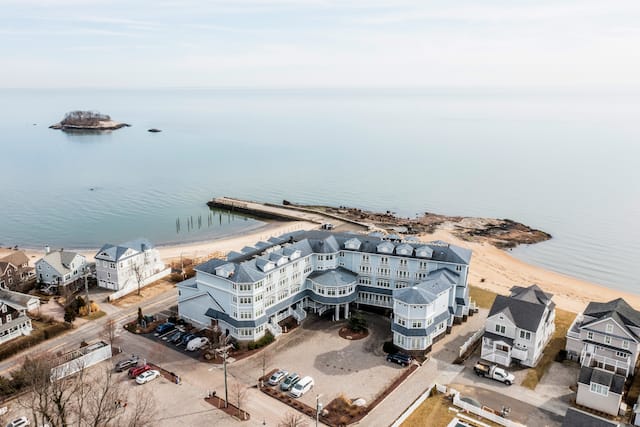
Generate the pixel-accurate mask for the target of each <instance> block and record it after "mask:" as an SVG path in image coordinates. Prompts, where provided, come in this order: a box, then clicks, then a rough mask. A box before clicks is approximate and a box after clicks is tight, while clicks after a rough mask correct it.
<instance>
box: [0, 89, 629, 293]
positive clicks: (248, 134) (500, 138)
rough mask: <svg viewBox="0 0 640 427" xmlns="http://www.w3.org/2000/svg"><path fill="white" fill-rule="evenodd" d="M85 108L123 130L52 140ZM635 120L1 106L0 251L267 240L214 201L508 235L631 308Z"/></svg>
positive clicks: (508, 101) (563, 110)
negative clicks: (534, 231) (530, 232)
mask: <svg viewBox="0 0 640 427" xmlns="http://www.w3.org/2000/svg"><path fill="white" fill-rule="evenodd" d="M80 109H82V110H84V109H89V110H97V111H100V112H102V113H106V114H109V115H111V117H112V118H113V119H114V120H117V121H123V122H126V123H130V124H131V125H132V126H131V127H129V128H123V129H120V130H116V131H113V132H111V133H105V134H100V135H95V134H93V135H92V134H69V133H64V132H62V131H57V130H52V129H48V126H49V125H51V124H53V123H56V122H58V121H59V120H60V119H62V117H63V115H64V114H65V113H66V112H68V111H71V110H80ZM638 111H640V94H638V93H622V92H619V93H606V92H602V91H601V92H593V93H581V92H577V91H573V92H569V91H564V92H561V93H558V92H556V91H553V90H550V89H547V90H537V91H533V90H528V91H525V90H488V89H484V90H480V89H473V88H471V89H466V90H463V89H456V90H445V89H439V90H434V89H431V90H428V89H415V90H411V89H402V90H391V89H388V90H339V89H332V90H328V89H327V90H320V89H314V90H252V89H161V90H160V89H159V90H96V89H83V90H81V89H76V90H35V89H33V90H18V89H15V90H0V135H1V137H0V138H1V139H0V141H1V143H0V147H1V149H2V151H1V152H0V164H1V165H2V166H1V167H0V173H1V174H2V178H1V181H0V182H2V191H1V194H2V202H0V245H2V246H5V247H6V246H14V245H18V246H20V247H29V248H34V247H43V246H44V245H50V246H52V247H64V248H77V249H83V248H95V247H99V246H101V245H102V244H104V243H106V242H110V243H118V242H123V241H126V240H129V239H133V238H136V237H140V236H143V237H147V238H149V239H150V240H152V241H153V242H155V243H156V244H173V243H181V242H190V241H197V240H205V239H210V238H215V237H220V236H224V235H228V234H231V233H235V232H238V231H240V230H248V229H251V228H256V227H259V226H260V225H261V222H260V221H257V220H254V219H250V218H246V217H242V216H235V215H229V214H227V213H223V212H218V211H210V210H209V209H208V208H207V206H206V205H205V203H206V201H207V200H209V199H210V198H212V197H215V196H223V195H227V196H232V197H238V198H247V199H253V200H257V201H269V202H281V201H282V199H288V200H291V201H295V202H300V203H314V204H331V205H348V206H355V207H361V208H366V209H373V210H380V211H387V210H390V211H393V212H396V213H397V214H398V215H402V216H408V217H412V216H415V215H417V214H420V213H423V212H425V211H428V212H435V213H443V214H450V215H470V216H488V217H499V218H510V219H513V220H516V221H520V222H523V223H525V224H527V225H530V226H532V227H536V228H540V229H542V230H545V231H547V232H549V233H551V234H552V235H553V239H552V240H550V241H548V242H544V243H541V244H537V245H532V246H528V247H519V248H517V249H515V250H513V251H512V254H513V255H515V256H517V257H518V258H521V259H523V260H525V261H527V262H531V263H533V264H536V265H540V266H542V267H545V268H549V269H551V270H555V271H558V272H561V273H565V274H569V275H572V276H575V277H578V278H582V279H586V280H590V281H593V282H596V283H600V284H603V285H605V286H608V287H611V288H615V289H621V290H625V291H629V292H639V291H640V286H639V285H640V279H639V278H640V262H639V260H640V227H639V226H638V224H637V219H638V218H639V217H640V168H639V167H638V164H639V160H638V159H640V144H639V140H638V137H639V136H640V120H638ZM152 127H154V128H160V129H162V132H161V133H155V134H154V133H149V132H147V129H148V128H152Z"/></svg>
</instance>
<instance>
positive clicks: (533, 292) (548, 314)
mask: <svg viewBox="0 0 640 427" xmlns="http://www.w3.org/2000/svg"><path fill="white" fill-rule="evenodd" d="M552 297H553V295H551V294H549V293H547V292H544V291H543V290H542V289H540V287H538V286H537V285H531V286H529V287H521V286H514V287H513V288H511V294H510V295H509V296H504V295H498V296H497V297H496V299H495V301H494V302H493V305H492V306H491V310H490V311H489V315H488V317H487V320H486V322H485V332H484V335H483V336H482V352H481V358H482V359H484V360H487V361H489V362H493V363H497V364H500V365H503V366H509V365H511V363H512V362H518V363H520V364H521V365H524V366H530V367H533V366H536V364H537V363H538V361H539V360H540V357H541V356H542V352H543V350H544V348H545V346H546V345H547V343H548V342H549V340H550V339H551V337H552V336H553V333H554V331H555V318H556V314H555V303H554V302H553V301H552V300H551V298H552Z"/></svg>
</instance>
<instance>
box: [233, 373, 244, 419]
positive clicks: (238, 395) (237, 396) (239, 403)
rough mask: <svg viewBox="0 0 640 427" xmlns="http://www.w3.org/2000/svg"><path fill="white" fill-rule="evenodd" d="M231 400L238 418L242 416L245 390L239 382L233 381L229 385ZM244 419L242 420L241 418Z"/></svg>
mask: <svg viewBox="0 0 640 427" xmlns="http://www.w3.org/2000/svg"><path fill="white" fill-rule="evenodd" d="M230 391H231V398H232V399H233V402H234V403H235V405H236V407H237V408H238V418H240V417H241V415H242V407H243V406H244V404H245V402H246V400H247V388H246V387H245V386H244V384H242V383H240V382H239V381H234V382H233V384H232V385H231V390H230ZM243 419H244V418H243Z"/></svg>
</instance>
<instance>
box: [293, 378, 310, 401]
mask: <svg viewBox="0 0 640 427" xmlns="http://www.w3.org/2000/svg"><path fill="white" fill-rule="evenodd" d="M313 384H314V383H313V378H311V377H304V378H303V379H301V380H300V381H298V382H297V383H296V384H295V385H294V386H293V387H291V391H290V392H289V394H290V395H291V396H293V397H300V396H302V395H303V394H305V393H306V392H308V391H309V390H311V388H312V387H313Z"/></svg>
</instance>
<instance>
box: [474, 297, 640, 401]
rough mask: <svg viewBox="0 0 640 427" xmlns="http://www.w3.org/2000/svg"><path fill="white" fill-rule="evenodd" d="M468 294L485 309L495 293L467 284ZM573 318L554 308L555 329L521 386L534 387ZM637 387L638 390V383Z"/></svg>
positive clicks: (564, 340)
mask: <svg viewBox="0 0 640 427" xmlns="http://www.w3.org/2000/svg"><path fill="white" fill-rule="evenodd" d="M469 294H470V295H471V299H472V300H474V301H475V302H476V304H478V306H479V307H481V308H486V309H489V308H491V305H493V300H495V298H496V295H497V294H496V293H495V292H491V291H488V290H486V289H481V288H478V287H475V286H469ZM575 318H576V313H572V312H570V311H566V310H561V309H559V308H556V331H555V332H554V334H553V336H552V337H551V340H549V344H547V346H546V347H545V349H544V353H543V354H542V358H541V359H540V361H539V362H538V365H537V366H536V367H535V368H532V369H529V371H528V372H527V376H526V377H525V379H524V380H523V381H522V385H523V386H525V387H528V388H530V389H532V390H534V389H535V388H536V386H537V385H538V383H539V382H540V379H542V377H543V375H544V374H545V372H547V371H548V370H549V367H550V366H551V363H552V362H553V361H554V359H555V357H556V355H557V354H558V352H559V351H560V350H562V349H563V348H564V347H565V344H566V342H567V338H566V337H567V330H569V326H571V323H572V322H573V319H575ZM638 387H639V392H640V384H639V385H638Z"/></svg>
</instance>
